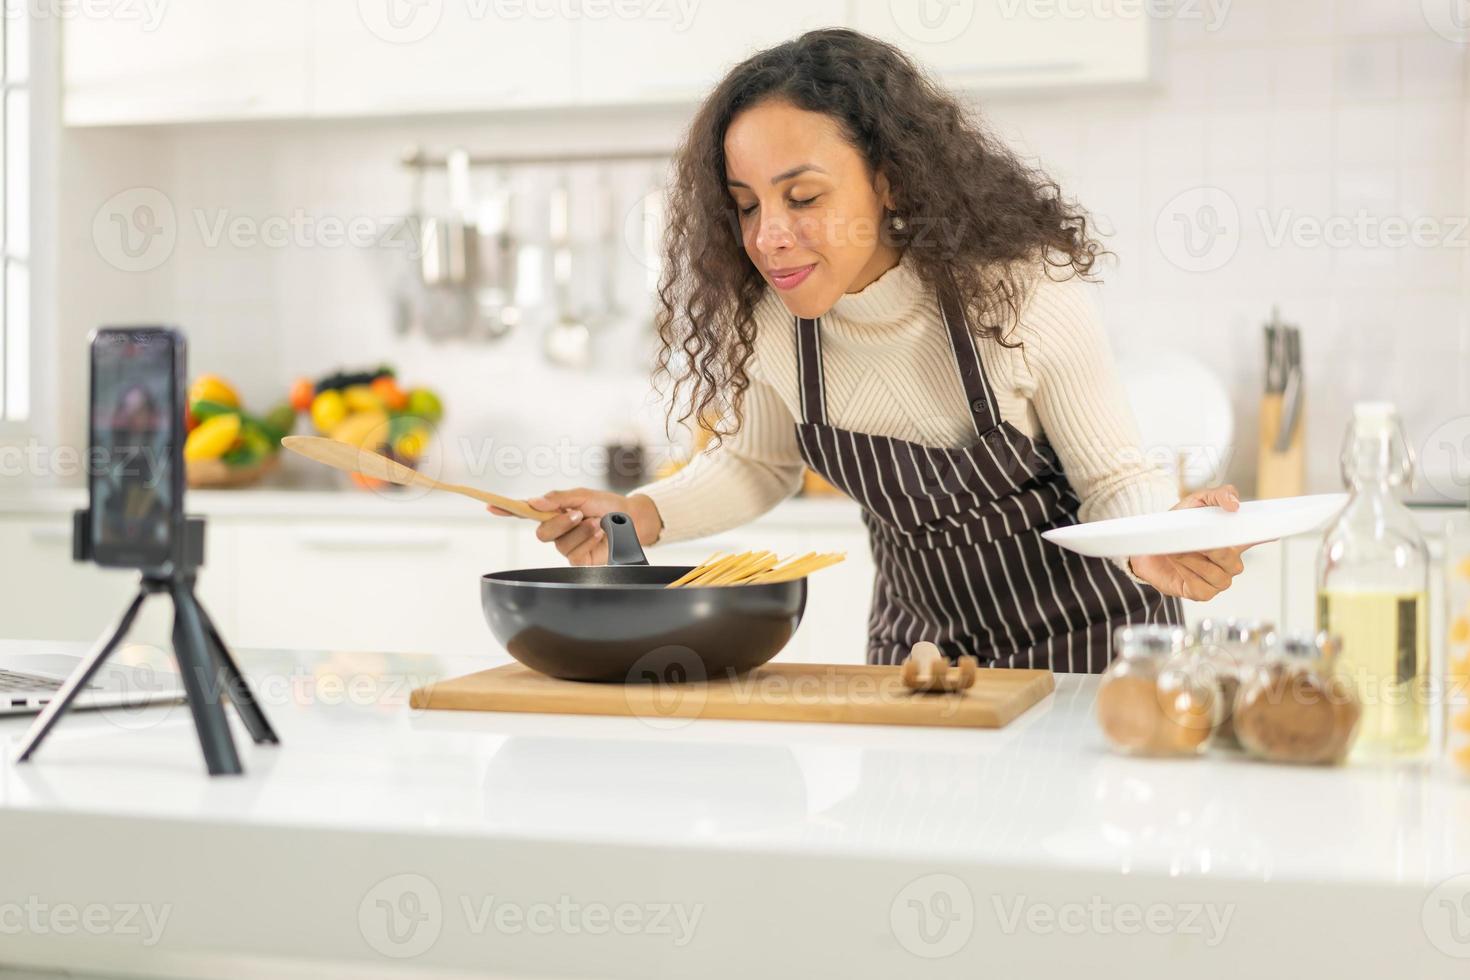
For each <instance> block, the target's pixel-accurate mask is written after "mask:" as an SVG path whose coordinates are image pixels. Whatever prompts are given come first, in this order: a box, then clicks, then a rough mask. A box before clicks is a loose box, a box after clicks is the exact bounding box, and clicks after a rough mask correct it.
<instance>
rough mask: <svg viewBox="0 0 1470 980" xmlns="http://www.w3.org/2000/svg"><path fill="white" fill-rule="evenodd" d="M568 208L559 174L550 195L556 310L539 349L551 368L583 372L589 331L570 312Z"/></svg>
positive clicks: (589, 349)
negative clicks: (552, 365) (575, 369)
mask: <svg viewBox="0 0 1470 980" xmlns="http://www.w3.org/2000/svg"><path fill="white" fill-rule="evenodd" d="M571 208H572V194H571V186H570V182H569V181H568V179H567V176H566V174H565V173H563V174H562V176H561V178H560V180H559V181H558V182H557V185H556V187H555V188H553V190H552V192H551V216H550V222H551V224H550V230H551V280H552V290H553V305H554V306H555V308H556V310H555V313H554V319H553V320H552V322H551V325H550V326H549V327H547V330H546V335H545V338H544V340H543V347H542V349H543V351H544V353H545V355H546V359H547V360H548V361H550V362H551V363H553V364H557V365H560V366H561V367H567V368H584V367H586V366H587V363H588V361H589V360H590V359H591V353H592V331H591V330H589V329H588V327H587V324H586V323H585V322H583V321H582V319H581V318H580V317H578V316H577V315H576V313H575V311H574V310H573V309H572V241H571V218H572V210H571Z"/></svg>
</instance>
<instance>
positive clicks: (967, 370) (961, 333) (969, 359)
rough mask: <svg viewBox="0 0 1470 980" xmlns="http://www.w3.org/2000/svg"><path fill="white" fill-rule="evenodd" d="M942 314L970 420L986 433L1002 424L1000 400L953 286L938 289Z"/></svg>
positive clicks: (982, 432) (940, 312) (982, 433)
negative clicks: (987, 375) (988, 380)
mask: <svg viewBox="0 0 1470 980" xmlns="http://www.w3.org/2000/svg"><path fill="white" fill-rule="evenodd" d="M939 316H940V318H941V319H943V320H944V327H945V329H946V330H947V331H948V332H949V347H950V350H951V351H953V352H954V359H955V364H956V365H958V366H959V371H960V384H962V385H963V386H964V389H965V399H966V401H968V402H969V404H970V421H972V422H973V423H974V424H975V432H976V434H977V435H980V436H984V435H985V433H987V432H989V431H990V430H991V429H994V428H995V427H996V426H998V425H1000V403H999V402H997V401H996V399H995V391H994V390H993V389H992V388H991V387H990V384H989V382H987V381H986V380H985V366H984V365H983V364H982V363H981V362H980V349H979V348H978V347H976V346H975V335H974V334H972V333H971V332H970V321H969V318H967V317H966V316H965V311H964V307H963V305H962V304H961V303H960V301H959V297H958V296H956V295H955V291H954V290H953V289H952V288H941V289H940V290H939Z"/></svg>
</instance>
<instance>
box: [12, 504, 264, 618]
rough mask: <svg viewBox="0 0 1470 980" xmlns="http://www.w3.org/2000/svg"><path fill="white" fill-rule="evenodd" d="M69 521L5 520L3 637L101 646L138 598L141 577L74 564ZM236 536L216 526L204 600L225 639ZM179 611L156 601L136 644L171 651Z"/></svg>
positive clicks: (202, 583)
mask: <svg viewBox="0 0 1470 980" xmlns="http://www.w3.org/2000/svg"><path fill="white" fill-rule="evenodd" d="M71 538H72V534H71V515H70V514H64V515H63V514H10V515H6V516H5V517H4V518H3V519H0V555H4V556H5V561H4V563H0V636H5V637H7V638H15V639H37V640H82V641H92V640H96V639H98V638H99V637H100V636H101V635H102V633H103V631H104V630H106V629H108V628H109V627H111V626H113V625H114V624H116V622H117V621H118V619H119V618H120V617H121V616H122V613H123V610H124V609H125V608H127V605H128V603H129V602H131V601H132V599H133V596H135V595H136V594H137V592H138V584H139V577H138V573H137V572H135V571H131V570H128V569H115V568H101V567H99V566H97V565H94V564H92V563H91V562H76V561H73V560H72V542H71ZM231 538H232V534H231V532H230V530H229V529H228V528H224V527H218V526H215V525H212V524H211V525H210V526H208V528H207V529H206V537H205V545H204V548H205V568H204V570H203V571H201V572H200V575H199V585H198V595H199V597H200V599H201V600H202V601H203V602H204V604H205V606H206V607H207V608H208V609H209V612H210V616H211V618H212V619H213V620H214V621H215V624H216V625H217V626H218V627H219V629H220V630H221V632H223V633H224V634H225V635H226V636H228V635H230V633H231V631H232V630H233V628H234V626H235V616H234V604H233V602H231V601H230V598H231V587H232V585H233V582H234V561H233V558H232V557H231V556H230V550H231V549H230V541H231ZM172 623H173V606H172V604H171V603H170V602H169V601H168V599H167V598H166V597H163V596H153V597H151V598H150V599H149V600H148V602H147V603H146V604H145V605H144V607H143V613H142V615H141V616H139V618H138V620H137V621H136V622H135V624H134V626H133V628H132V630H130V631H129V633H128V640H129V642H132V643H139V644H151V645H156V646H165V647H166V646H167V645H168V644H169V642H170V640H169V637H170V633H171V630H172Z"/></svg>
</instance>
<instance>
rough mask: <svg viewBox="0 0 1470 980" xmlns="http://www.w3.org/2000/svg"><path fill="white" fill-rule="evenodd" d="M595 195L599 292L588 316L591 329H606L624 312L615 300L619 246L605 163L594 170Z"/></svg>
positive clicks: (613, 204)
mask: <svg viewBox="0 0 1470 980" xmlns="http://www.w3.org/2000/svg"><path fill="white" fill-rule="evenodd" d="M596 197H597V220H598V222H599V224H600V228H599V231H598V239H597V251H596V256H595V258H594V261H595V262H596V264H597V268H598V272H599V275H600V283H601V292H602V294H601V296H599V297H598V309H597V311H596V313H595V314H594V315H593V317H592V319H593V325H594V327H595V329H599V330H607V329H611V328H612V327H615V326H617V324H618V323H619V322H621V320H622V317H623V313H624V311H623V309H622V306H621V304H620V303H619V302H618V257H619V255H620V250H619V249H618V218H617V195H616V194H614V193H613V185H612V177H611V174H610V172H609V170H608V168H607V167H602V168H601V169H600V170H598V173H597V191H596Z"/></svg>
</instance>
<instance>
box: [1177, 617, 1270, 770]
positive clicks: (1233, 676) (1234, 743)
mask: <svg viewBox="0 0 1470 980" xmlns="http://www.w3.org/2000/svg"><path fill="white" fill-rule="evenodd" d="M1275 629H1276V627H1275V624H1273V623H1269V622H1266V621H1265V620H1262V619H1202V620H1200V622H1199V625H1198V626H1197V627H1195V631H1194V646H1195V650H1196V651H1197V656H1199V658H1200V659H1201V660H1202V661H1203V664H1202V667H1201V669H1202V670H1203V671H1204V672H1206V673H1207V674H1208V675H1209V676H1210V678H1211V679H1212V680H1213V681H1214V684H1215V687H1216V689H1217V690H1218V691H1219V693H1220V705H1221V714H1220V724H1219V725H1218V726H1216V728H1215V737H1214V739H1213V741H1212V742H1211V745H1213V746H1216V747H1219V748H1226V749H1239V748H1240V739H1239V738H1237V737H1236V735H1235V696H1236V693H1237V692H1238V691H1239V690H1240V681H1241V677H1242V676H1244V675H1245V674H1246V673H1247V672H1249V671H1250V670H1252V669H1253V668H1255V666H1256V665H1257V664H1258V663H1260V660H1261V642H1262V641H1263V640H1264V639H1265V637H1266V636H1268V635H1269V634H1271V633H1272V632H1274V631H1275Z"/></svg>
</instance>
